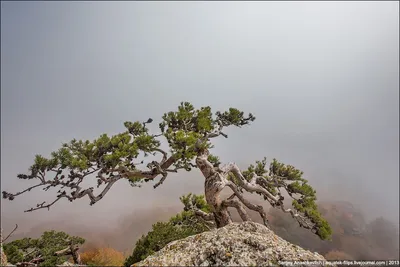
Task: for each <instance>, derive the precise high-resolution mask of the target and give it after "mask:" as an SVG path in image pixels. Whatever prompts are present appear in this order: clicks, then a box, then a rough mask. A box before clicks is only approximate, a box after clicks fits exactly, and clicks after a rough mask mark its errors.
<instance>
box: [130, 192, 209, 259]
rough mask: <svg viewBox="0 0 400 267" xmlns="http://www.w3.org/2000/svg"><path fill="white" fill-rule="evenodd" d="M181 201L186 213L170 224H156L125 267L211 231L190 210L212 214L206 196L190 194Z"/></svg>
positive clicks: (136, 248) (176, 216)
mask: <svg viewBox="0 0 400 267" xmlns="http://www.w3.org/2000/svg"><path fill="white" fill-rule="evenodd" d="M180 200H181V202H182V203H183V204H184V205H185V209H184V211H182V212H180V213H178V214H177V215H175V216H173V217H172V218H170V220H169V221H168V222H158V223H156V224H154V225H153V227H152V230H151V231H150V232H148V233H147V235H143V236H142V237H141V238H140V239H139V240H138V241H137V242H136V244H135V248H134V250H133V252H132V255H131V256H129V257H128V258H127V259H126V261H125V264H124V265H125V266H131V265H132V264H134V263H136V262H139V261H141V260H144V259H145V258H147V257H148V256H150V255H152V254H154V253H155V252H157V251H159V250H161V249H162V248H163V247H165V246H166V245H167V244H168V243H170V242H172V241H175V240H179V239H182V238H185V237H188V236H191V235H195V234H199V233H202V232H204V231H207V230H209V228H208V227H207V226H206V223H205V222H204V221H202V220H199V218H198V217H197V216H196V215H195V214H194V212H193V210H191V209H189V207H191V206H193V207H196V208H198V209H200V210H202V211H204V212H210V211H211V207H210V206H209V205H208V204H207V202H206V201H205V199H204V196H202V195H200V196H198V195H195V194H191V193H190V194H188V195H186V196H182V197H181V198H180Z"/></svg>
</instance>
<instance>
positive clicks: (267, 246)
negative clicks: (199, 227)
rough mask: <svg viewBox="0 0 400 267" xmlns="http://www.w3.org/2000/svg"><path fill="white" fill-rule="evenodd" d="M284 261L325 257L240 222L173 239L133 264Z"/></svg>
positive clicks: (258, 227) (264, 229) (219, 263)
mask: <svg viewBox="0 0 400 267" xmlns="http://www.w3.org/2000/svg"><path fill="white" fill-rule="evenodd" d="M284 260H288V261H292V260H296V261H316V260H317V261H325V258H324V257H323V256H321V255H320V254H318V253H314V252H311V251H308V250H305V249H303V248H301V247H299V246H296V245H293V244H291V243H289V242H287V241H286V240H284V239H282V238H280V237H279V236H277V235H276V234H275V233H274V232H273V231H271V230H269V229H268V228H266V227H265V226H264V225H261V224H258V223H254V222H243V223H240V224H238V223H232V224H229V225H227V226H225V227H223V228H219V229H214V230H212V231H209V232H204V233H201V234H198V235H194V236H190V237H187V238H184V239H181V240H177V241H173V242H171V243H169V244H168V245H167V246H165V247H164V248H163V249H161V250H160V251H158V252H156V253H155V254H154V255H152V256H149V257H147V258H146V259H145V260H143V261H141V262H138V263H135V264H133V265H132V266H270V265H278V264H279V261H284ZM297 266H300V265H297ZM304 266H306V264H305V265H304ZM312 266H318V265H315V264H313V265H312Z"/></svg>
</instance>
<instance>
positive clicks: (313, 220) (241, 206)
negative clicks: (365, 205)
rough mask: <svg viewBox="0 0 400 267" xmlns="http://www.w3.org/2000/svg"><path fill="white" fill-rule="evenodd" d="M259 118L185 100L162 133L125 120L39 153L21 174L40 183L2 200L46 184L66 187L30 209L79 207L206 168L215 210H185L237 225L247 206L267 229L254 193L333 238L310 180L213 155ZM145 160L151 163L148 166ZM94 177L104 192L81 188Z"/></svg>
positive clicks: (290, 170)
mask: <svg viewBox="0 0 400 267" xmlns="http://www.w3.org/2000/svg"><path fill="white" fill-rule="evenodd" d="M254 120H255V117H254V116H253V115H252V114H251V113H250V114H248V115H245V114H244V112H242V111H240V110H238V109H236V108H230V109H229V110H228V111H224V112H219V111H217V112H215V114H213V113H212V111H211V108H210V107H201V108H199V109H195V107H194V106H193V105H192V104H190V103H188V102H185V103H181V105H180V106H179V107H178V110H177V111H171V112H168V113H165V114H164V115H163V116H162V120H161V122H160V123H159V129H160V132H157V133H154V134H152V133H150V131H149V128H148V124H150V123H152V122H153V119H148V120H147V121H146V122H139V121H136V122H125V123H124V126H125V128H126V130H125V131H123V132H122V133H119V134H116V135H114V136H111V137H110V136H108V135H107V134H102V135H101V136H100V137H99V138H97V139H96V140H93V141H89V140H86V141H82V140H76V139H73V140H72V141H70V142H69V143H64V144H63V145H62V147H61V148H60V149H59V150H57V151H55V152H52V153H51V156H50V157H48V158H46V157H43V156H41V155H37V156H36V157H35V160H34V164H33V165H32V166H31V167H30V168H29V172H28V173H27V174H19V175H18V178H20V179H27V180H36V181H37V184H36V185H34V186H30V187H28V188H26V189H25V190H23V191H21V192H17V193H9V192H5V191H3V192H2V193H3V198H6V199H9V200H13V199H14V198H15V197H17V196H19V195H21V194H24V193H26V192H29V191H31V190H33V189H35V188H39V187H43V190H44V191H47V190H48V189H50V188H51V187H59V188H60V190H59V191H58V195H57V197H56V199H55V200H54V201H52V202H50V203H47V202H42V203H39V204H37V206H36V207H32V208H30V209H28V210H26V212H32V211H35V210H38V209H50V207H51V206H53V205H54V204H56V203H57V202H58V201H60V200H62V199H67V200H69V201H71V202H72V201H75V200H77V199H81V198H86V197H87V198H88V199H89V200H90V205H93V204H95V203H97V202H99V201H100V200H101V199H103V198H104V196H105V195H106V194H107V192H108V191H109V190H110V189H111V188H112V186H113V185H114V184H115V183H116V182H118V181H120V180H128V181H129V182H130V184H131V185H132V186H134V187H140V185H141V183H142V182H149V181H155V184H154V188H157V187H158V186H160V185H161V184H162V183H163V182H164V181H165V180H166V179H167V177H168V175H170V174H173V173H176V172H178V171H191V170H193V169H199V170H200V171H201V173H202V174H203V176H204V178H205V183H204V195H205V200H206V202H207V204H208V206H210V207H211V208H210V210H207V209H200V208H199V207H198V205H194V204H195V203H196V201H197V200H192V199H190V197H189V198H187V199H184V200H183V201H184V204H185V210H192V211H193V212H194V213H195V214H196V216H199V217H201V218H202V219H204V220H206V221H209V222H210V223H211V224H214V226H215V227H217V228H219V227H223V226H226V225H227V224H229V223H232V218H231V216H230V213H229V211H228V209H229V208H234V209H236V210H237V211H238V213H239V215H240V217H241V219H242V220H243V221H248V220H250V217H249V215H248V213H247V210H246V208H247V209H249V210H253V211H256V212H258V213H259V214H260V216H261V218H262V219H263V222H264V224H265V225H266V226H267V227H268V219H267V215H266V212H265V210H264V208H263V206H261V205H255V204H253V203H251V201H249V200H248V199H246V198H245V196H244V193H245V192H249V193H256V194H258V195H260V196H261V197H263V199H264V200H265V201H267V202H268V203H270V205H271V206H272V207H275V208H278V209H280V210H281V211H283V212H285V213H290V214H291V216H292V217H293V218H294V219H295V220H296V221H297V222H298V224H299V225H300V227H304V228H307V229H310V230H311V231H312V232H313V233H315V234H316V235H318V236H319V237H320V238H321V239H327V238H329V237H330V235H331V228H330V226H329V224H328V223H327V221H326V220H325V219H324V218H322V216H321V214H320V213H319V212H318V209H317V205H316V202H315V201H316V191H315V190H314V189H313V188H312V187H311V186H310V185H309V184H308V183H307V180H306V179H304V178H303V172H301V171H300V170H298V169H296V168H295V167H293V166H291V165H285V164H283V163H280V162H278V161H277V160H276V159H273V160H272V162H270V164H269V165H268V164H267V161H266V159H265V158H264V159H262V160H260V161H256V162H255V164H254V165H250V166H249V167H248V168H247V169H243V170H241V169H240V168H239V166H237V165H236V164H235V163H233V162H231V163H227V164H225V165H222V164H221V162H220V159H219V158H218V157H217V156H215V155H212V154H211V153H210V149H211V148H212V147H213V145H212V141H213V140H214V139H215V138H218V137H224V138H228V136H227V134H226V133H224V131H225V129H226V128H228V127H238V128H240V127H243V126H247V125H250V124H251V123H252V122H253V121H254ZM162 139H164V140H166V141H167V142H168V144H169V151H166V150H164V149H162V148H161V141H162ZM238 145H240V144H238ZM143 156H144V159H148V158H149V157H151V160H150V161H146V162H144V161H143V160H142V159H143V158H142V157H143ZM250 156H251V155H249V157H250ZM146 163H147V164H146ZM143 165H145V166H143ZM91 176H93V177H95V179H97V187H98V188H100V187H102V190H101V191H100V192H99V193H98V194H95V190H94V188H93V187H90V188H83V187H82V185H81V184H82V182H83V181H84V180H86V179H88V178H89V177H91ZM158 178H159V180H157V181H156V179H158ZM226 187H228V188H230V190H231V191H232V195H231V196H229V197H228V198H223V197H222V196H221V191H222V190H223V189H224V188H226ZM282 192H287V194H288V195H289V197H291V198H292V202H291V203H292V207H286V206H285V204H284V202H283V200H284V196H283V195H282Z"/></svg>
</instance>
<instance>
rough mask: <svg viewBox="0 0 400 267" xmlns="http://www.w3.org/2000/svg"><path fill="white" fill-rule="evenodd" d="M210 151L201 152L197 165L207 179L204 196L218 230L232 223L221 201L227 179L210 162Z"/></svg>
mask: <svg viewBox="0 0 400 267" xmlns="http://www.w3.org/2000/svg"><path fill="white" fill-rule="evenodd" d="M208 155H209V154H208V151H207V150H206V149H205V150H203V151H201V152H199V154H198V156H197V158H196V164H197V166H198V167H199V169H200V170H201V172H202V174H203V176H204V177H205V182H204V190H205V192H204V194H205V198H206V201H207V203H208V204H209V205H210V206H212V207H213V215H214V220H215V223H216V226H217V228H220V227H224V226H226V225H228V224H229V223H232V219H231V216H230V214H229V212H228V208H227V206H226V205H224V203H223V201H221V199H220V194H221V191H222V189H224V187H225V186H226V181H227V180H226V178H225V177H223V175H222V174H221V173H220V172H218V171H217V169H216V168H214V166H213V165H212V164H211V163H210V162H209V161H208Z"/></svg>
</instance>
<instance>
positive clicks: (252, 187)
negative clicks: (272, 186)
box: [221, 163, 279, 202]
mask: <svg viewBox="0 0 400 267" xmlns="http://www.w3.org/2000/svg"><path fill="white" fill-rule="evenodd" d="M221 169H222V170H223V172H224V174H225V176H226V175H228V174H229V173H233V175H235V177H236V178H237V179H238V180H239V181H240V186H241V187H243V188H244V189H246V191H248V192H258V193H260V194H262V195H263V196H265V197H266V198H268V199H270V200H271V201H274V202H278V200H279V199H278V198H277V197H275V196H274V195H273V194H271V193H270V192H269V191H268V190H267V189H265V188H263V187H262V186H260V185H258V184H256V183H254V180H253V181H252V183H250V182H248V181H247V180H246V178H244V176H243V174H242V172H241V171H240V169H239V167H238V166H237V165H236V164H235V163H229V164H227V165H225V166H224V167H222V168H221Z"/></svg>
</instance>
